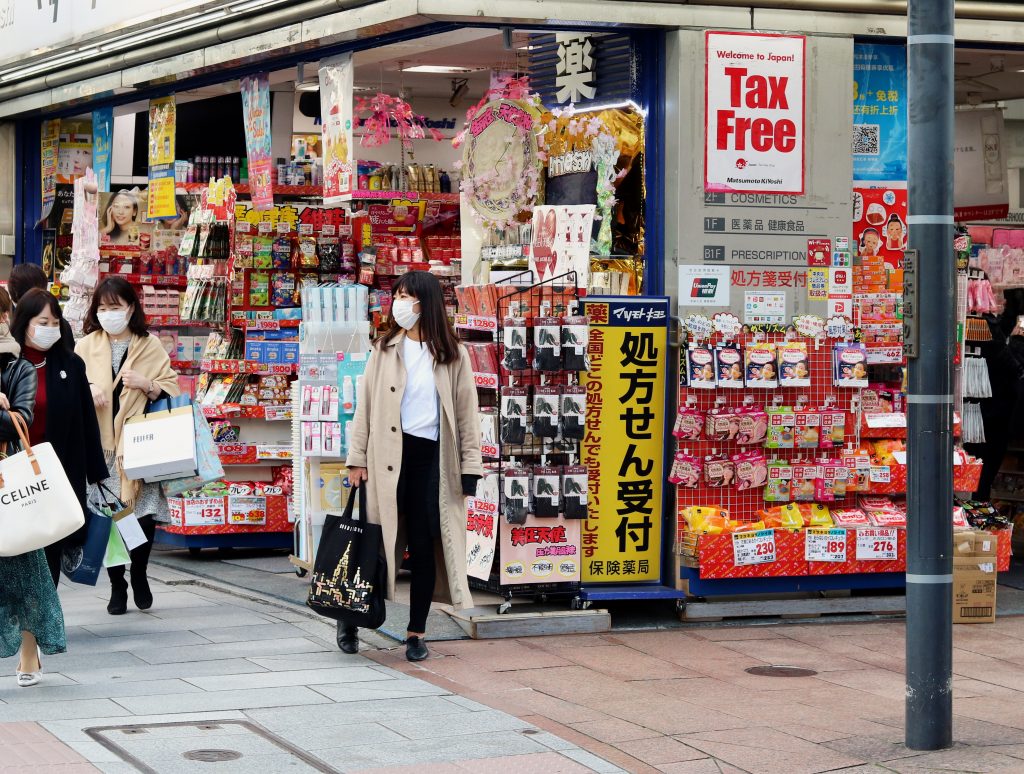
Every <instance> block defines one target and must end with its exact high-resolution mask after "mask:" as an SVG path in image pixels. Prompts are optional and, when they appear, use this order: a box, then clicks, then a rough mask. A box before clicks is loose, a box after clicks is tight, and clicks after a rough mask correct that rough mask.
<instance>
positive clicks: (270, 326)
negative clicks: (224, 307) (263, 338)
mask: <svg viewBox="0 0 1024 774" xmlns="http://www.w3.org/2000/svg"><path fill="white" fill-rule="evenodd" d="M301 323H302V320H232V321H231V327H232V328H240V329H242V330H246V331H279V330H281V329H282V328H298V327H299V325H300V324H301Z"/></svg>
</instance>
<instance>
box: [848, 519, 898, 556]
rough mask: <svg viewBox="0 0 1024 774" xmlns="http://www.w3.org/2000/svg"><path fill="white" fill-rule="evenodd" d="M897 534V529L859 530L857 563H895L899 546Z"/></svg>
mask: <svg viewBox="0 0 1024 774" xmlns="http://www.w3.org/2000/svg"><path fill="white" fill-rule="evenodd" d="M896 534H897V533H896V528H895V527H883V528H874V529H858V530H857V561H867V562H873V561H874V562H884V561H894V560H895V559H896V553H897V550H896V547H897V546H898V545H899V541H898V539H897V536H896Z"/></svg>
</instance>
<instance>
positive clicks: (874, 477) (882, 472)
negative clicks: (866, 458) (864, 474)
mask: <svg viewBox="0 0 1024 774" xmlns="http://www.w3.org/2000/svg"><path fill="white" fill-rule="evenodd" d="M890 481H892V476H891V475H890V470H889V466H888V465H872V466H871V483H872V484H888V483H889V482H890Z"/></svg>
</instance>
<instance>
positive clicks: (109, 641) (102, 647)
mask: <svg viewBox="0 0 1024 774" xmlns="http://www.w3.org/2000/svg"><path fill="white" fill-rule="evenodd" d="M79 632H80V633H79V634H78V635H76V636H69V637H68V652H69V653H70V654H72V655H75V656H78V655H80V654H86V653H117V652H142V651H145V650H150V649H152V648H170V647H189V646H192V645H209V644H210V640H208V639H206V638H205V637H201V636H199V635H198V634H195V633H193V632H188V631H171V632H160V633H153V634H148V635H146V634H131V635H127V636H124V637H99V636H97V635H95V634H92V633H90V632H88V631H87V630H85V629H80V630H79Z"/></svg>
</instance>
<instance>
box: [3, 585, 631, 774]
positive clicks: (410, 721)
mask: <svg viewBox="0 0 1024 774" xmlns="http://www.w3.org/2000/svg"><path fill="white" fill-rule="evenodd" d="M157 574H158V575H160V576H161V577H163V578H165V579H166V580H168V581H171V580H178V581H181V580H182V579H181V578H177V579H175V578H174V577H173V576H172V575H171V574H169V573H168V571H166V570H158V571H157ZM154 594H155V597H156V602H155V604H154V606H153V609H152V611H150V612H149V613H140V612H138V611H136V610H134V608H132V609H131V612H129V614H128V615H126V616H121V617H117V618H115V617H111V616H109V615H108V614H107V612H106V600H107V584H106V581H105V579H104V580H101V582H100V585H99V587H97V588H95V589H93V588H88V587H82V586H72V585H70V584H67V583H63V584H62V587H61V599H62V603H63V605H64V614H65V620H66V623H67V628H68V651H69V652H68V653H67V654H64V655H61V656H52V657H45V658H44V665H43V666H44V669H45V673H44V682H43V684H41V685H39V686H36V687H33V688H18V687H17V686H15V684H14V674H13V672H14V668H15V666H16V665H15V663H14V660H13V659H10V660H8V661H6V662H5V668H6V671H7V672H8V674H9V676H8V677H6V678H5V681H6V683H5V684H4V683H0V768H2V769H3V770H4V771H20V770H23V771H26V772H28V771H31V772H40V771H43V772H45V771H54V772H57V771H60V772H80V771H81V772H85V771H96V770H101V771H107V772H128V771H155V772H160V773H161V774H163V773H164V772H166V773H168V774H175V773H176V772H186V771H187V772H194V771H196V770H197V769H198V770H211V771H213V770H215V771H219V772H245V774H252V772H254V771H260V772H267V774H271V773H276V772H279V771H296V772H301V771H311V772H313V771H321V772H335V771H344V772H357V771H405V770H410V771H412V770H415V771H447V772H456V771H467V770H468V771H474V772H487V771H495V772H497V771H538V772H539V771H543V772H577V771H619V770H620V769H618V768H617V767H615V766H611V765H609V764H608V763H607V762H605V761H604V760H602V759H601V758H599V757H598V756H595V755H593V754H591V753H588V752H586V751H584V750H582V749H580V748H579V747H578V746H576V745H575V744H573V743H570V742H566V741H564V740H562V739H560V738H558V737H556V736H554V735H552V734H550V733H547V732H544V731H543V730H541V729H538V728H537V727H535V726H533V725H532V724H531V723H529V722H527V721H524V720H521V719H519V718H516V717H514V716H512V715H509V714H507V713H504V712H501V711H497V710H494V709H491V708H489V707H487V706H484V705H482V704H479V703H477V702H475V701H472V700H469V699H466V698H464V697H461V696H458V695H454V694H452V693H451V692H450V691H448V690H447V689H444V688H440V687H438V686H435V685H433V684H431V683H429V682H426V681H424V680H421V679H419V678H418V677H413V676H409V675H405V674H403V673H401V672H399V671H396V670H393V669H391V668H389V667H386V666H382V665H381V664H379V663H377V662H374V661H371V660H369V659H368V658H366V657H365V656H363V655H353V656H350V655H345V654H343V653H341V652H340V651H339V650H338V648H337V645H336V644H335V642H334V627H333V624H331V623H329V622H323V621H321V620H314V619H311V618H310V617H309V615H307V613H305V612H303V611H301V610H299V609H296V608H292V609H288V608H287V607H286V606H274V605H271V604H267V603H265V602H263V603H261V602H259V601H256V600H251V599H244V598H241V597H238V596H236V595H233V594H225V593H222V592H218V591H214V590H211V589H206V588H201V587H198V586H193V585H182V586H173V587H172V586H168V585H164V584H162V583H155V584H154ZM397 652H401V653H402V654H403V655H404V650H402V651H397Z"/></svg>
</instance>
